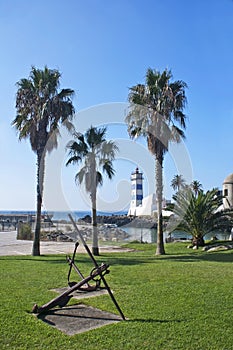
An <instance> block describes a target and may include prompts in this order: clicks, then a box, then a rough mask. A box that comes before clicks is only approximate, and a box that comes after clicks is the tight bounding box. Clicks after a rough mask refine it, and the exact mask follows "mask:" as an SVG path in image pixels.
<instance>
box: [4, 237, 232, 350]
mask: <svg viewBox="0 0 233 350" xmlns="http://www.w3.org/2000/svg"><path fill="white" fill-rule="evenodd" d="M129 246H130V247H134V248H135V249H136V250H135V252H130V253H114V254H110V253H108V254H107V253H106V254H102V255H101V256H100V257H99V258H98V261H99V262H107V263H109V264H110V271H111V273H110V274H109V275H107V276H106V279H107V281H108V282H109V285H110V286H111V288H112V289H113V290H114V295H115V297H116V299H117V301H118V303H119V305H120V307H121V309H122V310H123V312H124V314H125V316H126V317H127V318H128V319H129V320H127V321H125V322H120V323H117V324H113V325H108V326H105V327H102V328H98V329H96V330H91V331H88V332H86V333H83V334H78V335H75V336H67V335H65V334H63V333H61V332H60V331H59V330H57V329H55V328H52V327H51V326H49V325H48V324H45V323H44V322H42V321H40V320H38V319H37V318H36V317H35V316H34V315H32V314H31V309H32V306H33V305H34V303H37V304H38V305H40V306H41V305H43V304H45V303H46V302H48V301H49V300H51V299H52V298H53V297H55V296H56V295H57V294H55V293H53V292H51V291H50V289H53V288H57V287H63V286H65V285H66V284H67V281H66V276H67V272H68V265H67V263H66V260H65V256H63V255H53V256H41V257H31V256H17V257H0V264H1V270H0V271H1V272H0V276H1V312H0V327H1V328H0V348H1V349H22V350H25V349H28V350H29V349H30V350H32V349H49V350H52V349H56V350H58V349H59V350H62V349H66V350H72V349H75V350H77V349H79V350H80V349H85V350H88V349H90V350H93V349H95V348H98V349H101V350H107V349H111V350H118V349H119V350H122V349H137V350H140V349H143V350H146V349H150V350H151V349H153V350H154V349H156V350H157V349H158V350H170V349H171V350H178V349H184V350H194V349H195V350H199V349H200V350H230V349H233V332H232V323H233V316H232V315H233V289H232V280H233V268H232V262H233V251H232V250H229V251H223V252H215V253H207V252H202V251H200V250H198V251H193V250H188V249H187V248H186V244H185V243H175V244H167V245H166V253H167V254H166V255H164V256H160V257H158V256H155V255H154V252H155V245H153V244H136V243H135V244H130V245H129ZM77 260H78V262H77V264H78V266H79V267H80V268H81V270H82V271H83V272H84V274H85V275H87V274H88V273H89V271H90V270H91V269H92V264H91V262H90V260H89V258H88V257H87V256H86V255H85V254H83V255H78V256H77ZM82 302H83V301H82ZM72 303H73V304H74V303H77V300H75V299H71V301H70V304H72ZM85 303H87V304H88V305H92V306H94V307H97V308H100V309H102V310H107V311H110V312H113V313H117V311H116V309H115V306H114V304H113V303H112V301H111V299H110V298H109V296H108V295H103V296H100V297H97V298H89V299H87V300H86V301H85Z"/></svg>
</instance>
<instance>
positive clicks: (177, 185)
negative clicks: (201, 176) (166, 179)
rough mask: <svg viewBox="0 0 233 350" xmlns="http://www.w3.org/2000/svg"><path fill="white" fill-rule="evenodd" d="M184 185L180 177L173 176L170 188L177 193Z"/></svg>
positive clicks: (183, 180)
mask: <svg viewBox="0 0 233 350" xmlns="http://www.w3.org/2000/svg"><path fill="white" fill-rule="evenodd" d="M184 185H185V179H184V178H183V176H182V175H175V176H174V177H173V179H172V181H171V187H172V188H173V190H175V191H179V190H180V189H182V188H183V187H184Z"/></svg>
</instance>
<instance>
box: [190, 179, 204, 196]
mask: <svg viewBox="0 0 233 350" xmlns="http://www.w3.org/2000/svg"><path fill="white" fill-rule="evenodd" d="M191 189H192V190H193V192H194V194H195V196H197V195H198V193H199V192H200V191H202V184H201V183H200V182H199V181H197V180H193V182H192V183H191Z"/></svg>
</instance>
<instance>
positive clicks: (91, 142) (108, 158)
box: [66, 126, 118, 255]
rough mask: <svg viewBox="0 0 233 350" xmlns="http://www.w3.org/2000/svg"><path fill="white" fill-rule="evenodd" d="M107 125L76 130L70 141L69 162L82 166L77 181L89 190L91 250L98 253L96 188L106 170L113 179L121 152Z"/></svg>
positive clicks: (68, 146) (95, 253) (101, 182)
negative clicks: (117, 158) (107, 132)
mask: <svg viewBox="0 0 233 350" xmlns="http://www.w3.org/2000/svg"><path fill="white" fill-rule="evenodd" d="M106 131H107V129H106V128H99V129H98V128H95V127H93V126H91V127H90V128H89V129H88V130H87V131H86V133H85V134H79V133H74V138H75V140H71V141H70V142H69V143H68V144H67V148H68V150H69V153H68V156H69V159H68V161H67V163H66V165H69V164H76V165H79V164H81V168H80V169H79V171H78V172H77V174H76V176H75V181H76V183H79V184H81V183H82V182H84V184H85V188H86V191H87V193H90V197H91V205H92V229H93V244H92V252H93V254H94V255H99V247H98V233H97V216H96V193H97V187H98V186H99V185H102V184H103V175H102V173H101V171H102V172H103V173H105V174H106V175H107V176H108V178H109V179H112V177H113V175H114V173H115V171H114V169H113V160H114V159H115V155H116V152H117V151H118V147H117V145H116V144H115V143H114V142H113V141H106V138H105V137H106Z"/></svg>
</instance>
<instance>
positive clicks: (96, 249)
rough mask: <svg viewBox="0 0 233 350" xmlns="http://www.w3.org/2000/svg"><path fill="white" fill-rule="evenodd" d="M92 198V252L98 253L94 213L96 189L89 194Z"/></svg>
mask: <svg viewBox="0 0 233 350" xmlns="http://www.w3.org/2000/svg"><path fill="white" fill-rule="evenodd" d="M91 200H92V253H93V255H99V247H98V232H97V215H96V189H95V190H94V191H93V193H92V195H91Z"/></svg>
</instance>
